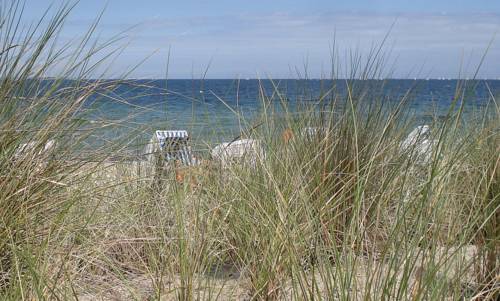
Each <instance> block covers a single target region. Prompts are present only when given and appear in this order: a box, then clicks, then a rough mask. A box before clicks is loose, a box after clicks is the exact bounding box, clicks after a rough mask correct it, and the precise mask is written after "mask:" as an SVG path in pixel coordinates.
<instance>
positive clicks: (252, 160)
mask: <svg viewBox="0 0 500 301" xmlns="http://www.w3.org/2000/svg"><path fill="white" fill-rule="evenodd" d="M211 155H212V158H213V159H215V160H217V161H219V162H220V163H221V165H222V167H228V166H229V165H230V164H232V163H234V162H242V163H247V164H249V165H250V166H254V167H255V166H256V163H257V160H258V158H259V157H260V158H264V157H265V153H264V149H263V148H262V146H261V143H260V141H259V140H256V139H240V140H236V141H233V142H225V143H221V144H219V145H217V146H215V147H214V148H213V149H212V152H211Z"/></svg>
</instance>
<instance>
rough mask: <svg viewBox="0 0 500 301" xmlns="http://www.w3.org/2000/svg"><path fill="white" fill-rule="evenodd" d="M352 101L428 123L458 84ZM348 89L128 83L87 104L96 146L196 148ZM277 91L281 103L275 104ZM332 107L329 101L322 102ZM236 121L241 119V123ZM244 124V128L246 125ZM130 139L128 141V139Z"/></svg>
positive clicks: (387, 87) (363, 86)
mask: <svg viewBox="0 0 500 301" xmlns="http://www.w3.org/2000/svg"><path fill="white" fill-rule="evenodd" d="M351 84H352V85H354V88H353V91H354V97H356V98H359V99H361V101H365V102H369V101H373V100H374V99H379V100H381V101H383V102H389V103H397V102H399V101H400V100H401V99H402V98H403V97H404V96H405V95H407V96H406V97H407V99H408V104H409V106H410V109H411V112H412V114H415V117H416V119H417V120H421V121H422V122H425V121H426V119H428V118H429V116H430V115H431V114H432V112H436V113H437V114H438V115H444V114H445V113H446V112H447V110H448V108H449V106H450V104H451V102H452V100H453V98H454V95H455V93H456V88H457V81H456V80H386V81H377V80H372V81H354V82H351ZM467 86H468V87H469V88H468V89H467V93H466V97H465V103H466V108H467V110H468V111H472V110H473V109H474V108H478V107H481V106H484V105H486V104H487V103H488V102H489V100H490V99H491V97H490V93H491V94H492V95H494V96H497V95H499V94H500V81H498V80H488V81H474V82H472V81H469V82H468V83H467ZM345 87H346V82H345V81H344V80H338V81H320V80H276V81H274V82H271V81H269V80H266V81H258V80H241V81H238V80H203V81H202V80H168V81H166V80H130V81H126V82H123V83H120V84H119V85H117V86H116V87H114V88H113V89H112V91H106V92H105V93H104V94H105V95H106V96H105V97H99V98H94V99H92V100H91V101H89V103H88V108H90V109H91V112H92V113H91V114H88V115H87V116H86V118H88V119H90V120H91V122H92V124H93V125H94V126H96V127H101V126H106V127H105V128H103V129H102V130H101V131H99V132H98V133H97V134H96V135H95V136H94V139H95V141H99V140H100V139H101V140H102V141H105V140H107V139H114V138H115V139H117V138H119V137H130V135H131V134H132V135H134V136H138V137H149V136H151V134H152V132H153V131H154V130H155V129H187V130H189V131H190V133H191V134H192V136H193V138H194V140H198V141H200V140H210V141H222V140H228V139H231V138H233V137H235V136H236V135H238V133H239V132H240V131H239V128H240V126H241V125H243V126H245V125H247V126H248V125H251V124H252V122H253V121H254V120H255V119H256V116H257V115H258V114H259V112H261V111H262V108H263V105H262V104H263V99H267V100H271V102H270V103H271V106H272V107H274V108H275V109H277V110H280V107H281V106H280V99H281V100H285V101H286V103H287V105H288V106H290V108H291V110H292V111H293V110H294V108H295V107H296V106H297V104H300V103H314V102H317V101H318V97H319V96H320V95H325V93H327V92H328V91H329V90H331V89H332V88H333V89H334V90H335V94H336V95H338V97H340V98H342V97H343V96H345V95H346V88H345ZM276 91H279V93H280V94H281V97H278V96H277V94H276ZM327 95H328V96H327V97H326V99H327V100H330V101H331V96H332V95H333V94H332V93H330V94H327ZM238 116H240V117H242V118H244V120H242V119H241V118H238ZM245 121H246V122H245ZM127 139H129V138H127Z"/></svg>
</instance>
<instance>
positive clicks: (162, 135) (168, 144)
mask: <svg viewBox="0 0 500 301" xmlns="http://www.w3.org/2000/svg"><path fill="white" fill-rule="evenodd" d="M188 142H189V134H188V132H187V131H184V130H180V131H161V130H157V131H156V132H155V134H154V135H153V137H152V138H151V140H150V141H149V143H148V145H147V146H146V150H145V153H146V156H147V158H148V161H149V162H151V163H154V162H155V164H156V163H157V162H158V161H159V159H162V160H164V161H166V162H175V161H179V162H181V163H182V164H183V165H187V166H193V165H198V164H199V162H198V160H197V159H196V157H195V156H194V155H193V152H192V150H191V147H190V146H189V144H188Z"/></svg>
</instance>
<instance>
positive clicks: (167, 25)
mask: <svg viewBox="0 0 500 301" xmlns="http://www.w3.org/2000/svg"><path fill="white" fill-rule="evenodd" d="M60 3H61V0H55V1H46V0H26V8H25V12H24V17H23V18H24V20H25V22H27V24H28V23H30V22H33V21H34V20H36V19H37V18H39V17H40V16H41V14H42V13H43V11H44V10H45V9H46V8H47V7H48V6H49V5H51V4H53V5H54V6H53V7H58V5H60ZM101 12H103V15H102V18H101V20H100V23H99V25H98V28H97V30H96V35H97V36H98V37H99V39H100V40H101V41H106V40H109V39H111V38H113V37H115V36H116V35H117V34H120V36H122V37H123V38H122V39H121V40H120V41H118V42H117V43H119V44H120V43H121V44H120V47H122V46H124V45H126V47H125V48H123V51H122V52H121V53H120V56H119V57H118V58H116V59H115V60H114V61H113V63H112V64H111V65H110V68H109V73H110V74H109V76H110V77H113V76H119V75H120V74H124V73H125V72H126V71H127V70H130V69H131V68H134V70H133V72H132V73H131V74H130V75H128V76H129V77H134V78H164V77H165V76H166V75H167V73H168V77H169V78H200V77H203V76H206V78H268V77H271V78H296V77H298V76H300V77H303V76H304V75H305V73H307V76H309V77H311V78H319V77H322V76H328V75H329V74H330V69H331V53H332V52H331V49H332V47H333V46H332V45H335V49H336V53H337V55H338V60H339V63H340V65H339V68H340V69H339V70H340V73H346V72H347V68H346V66H347V65H349V64H348V61H349V60H348V58H349V53H352V52H353V51H358V52H359V53H360V54H361V55H362V56H363V57H366V55H367V54H368V53H369V52H370V50H371V49H373V47H374V45H378V44H380V43H381V42H382V41H383V40H384V37H385V36H386V34H388V33H389V35H388V38H387V40H386V42H385V44H384V48H383V53H384V54H385V55H386V56H387V61H386V64H385V66H386V69H387V71H386V74H387V76H390V77H396V78H414V77H416V78H442V77H444V78H457V77H458V76H461V77H468V76H472V75H473V74H474V71H475V69H476V67H477V66H478V64H479V62H480V60H481V57H482V56H483V54H484V53H485V51H486V49H487V47H488V44H489V43H490V41H493V42H492V44H491V47H490V48H489V50H488V52H487V55H486V59H485V61H484V63H483V65H482V67H481V69H480V72H479V77H480V78H500V36H497V37H495V35H496V33H497V32H498V31H499V30H500V1H498V0H432V1H430V0H418V1H415V0H351V1H337V0H308V1H306V0H302V1H299V0H287V1H285V0H272V1H271V0H251V1H250V0H211V1H209V0H199V1H193V0H175V1H174V0H142V1H132V0H108V1H102V0H101V1H100V0H81V1H80V2H79V3H77V4H76V6H75V7H74V8H73V10H72V11H71V13H70V16H69V17H68V20H67V22H66V24H65V26H64V29H63V31H62V32H61V36H60V40H61V41H62V42H64V41H71V40H72V39H75V37H78V36H82V35H83V34H84V33H85V32H86V30H87V29H88V28H89V26H90V25H91V24H92V23H93V22H94V20H95V19H96V17H97V16H98V15H99V14H100V13H101ZM169 53H170V58H169V59H168V57H169ZM167 62H168V64H167ZM167 65H168V69H167ZM167 71H168V72H167ZM305 71H307V72H305ZM205 73H206V74H205Z"/></svg>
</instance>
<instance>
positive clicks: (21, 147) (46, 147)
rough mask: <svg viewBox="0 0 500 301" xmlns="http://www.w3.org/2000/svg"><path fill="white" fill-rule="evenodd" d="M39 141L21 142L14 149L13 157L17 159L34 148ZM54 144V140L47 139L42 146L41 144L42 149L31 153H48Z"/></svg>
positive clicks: (36, 154)
mask: <svg viewBox="0 0 500 301" xmlns="http://www.w3.org/2000/svg"><path fill="white" fill-rule="evenodd" d="M38 143H39V142H38V141H31V142H28V143H23V144H21V145H19V147H18V148H17V149H16V151H15V153H14V158H15V159H18V158H20V157H22V156H24V155H26V154H29V153H30V151H31V150H32V149H34V148H35V147H36V146H37V144H38ZM55 146H56V142H55V141H54V140H48V141H47V142H46V143H45V144H44V146H43V149H40V150H39V151H38V152H37V153H33V155H35V156H42V155H44V154H47V153H49V152H50V151H51V150H52V149H53V148H55Z"/></svg>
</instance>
